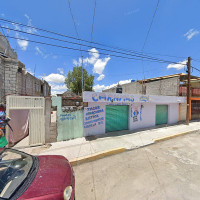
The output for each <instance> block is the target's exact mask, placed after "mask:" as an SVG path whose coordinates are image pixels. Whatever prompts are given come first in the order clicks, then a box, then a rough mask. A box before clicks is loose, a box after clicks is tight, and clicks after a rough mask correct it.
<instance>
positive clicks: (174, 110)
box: [168, 103, 179, 124]
mask: <svg viewBox="0 0 200 200" xmlns="http://www.w3.org/2000/svg"><path fill="white" fill-rule="evenodd" d="M178 118H179V104H178V103H172V104H168V124H175V123H177V122H178Z"/></svg>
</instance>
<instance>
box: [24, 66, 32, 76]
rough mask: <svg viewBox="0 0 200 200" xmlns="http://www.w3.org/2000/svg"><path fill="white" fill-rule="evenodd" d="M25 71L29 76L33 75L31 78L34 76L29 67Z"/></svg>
mask: <svg viewBox="0 0 200 200" xmlns="http://www.w3.org/2000/svg"><path fill="white" fill-rule="evenodd" d="M25 70H26V72H28V73H29V74H31V75H33V76H34V73H33V72H32V70H31V68H30V67H29V68H26V69H25Z"/></svg>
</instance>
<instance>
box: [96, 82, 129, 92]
mask: <svg viewBox="0 0 200 200" xmlns="http://www.w3.org/2000/svg"><path fill="white" fill-rule="evenodd" d="M130 82H131V79H129V80H122V81H119V84H120V85H123V84H126V83H130ZM117 84H118V83H113V84H111V85H108V86H105V85H99V84H97V85H95V86H94V87H93V89H94V91H95V92H101V91H102V90H106V89H109V88H112V87H116V86H117Z"/></svg>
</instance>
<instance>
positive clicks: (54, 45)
mask: <svg viewBox="0 0 200 200" xmlns="http://www.w3.org/2000/svg"><path fill="white" fill-rule="evenodd" d="M8 37H9V38H13V39H18V40H24V41H28V42H33V43H38V44H43V45H47V46H53V47H59V48H64V49H70V50H75V51H82V52H91V53H94V54H102V55H107V56H113V57H117V58H124V59H130V60H141V59H139V58H133V57H125V56H119V55H115V54H106V53H97V52H95V51H89V50H84V49H81V50H80V49H76V48H72V47H67V46H61V45H56V44H50V43H45V42H39V41H35V40H30V39H22V38H19V37H12V36H8ZM144 61H150V62H158V63H168V64H169V63H172V62H170V61H164V60H163V61H162V60H161V61H155V60H144ZM174 64H178V63H175V62H174ZM179 64H181V63H179Z"/></svg>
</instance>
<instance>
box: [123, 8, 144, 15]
mask: <svg viewBox="0 0 200 200" xmlns="http://www.w3.org/2000/svg"><path fill="white" fill-rule="evenodd" d="M139 11H140V9H139V8H137V9H135V10H131V11H128V12H126V13H125V15H132V14H134V13H137V12H139Z"/></svg>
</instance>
